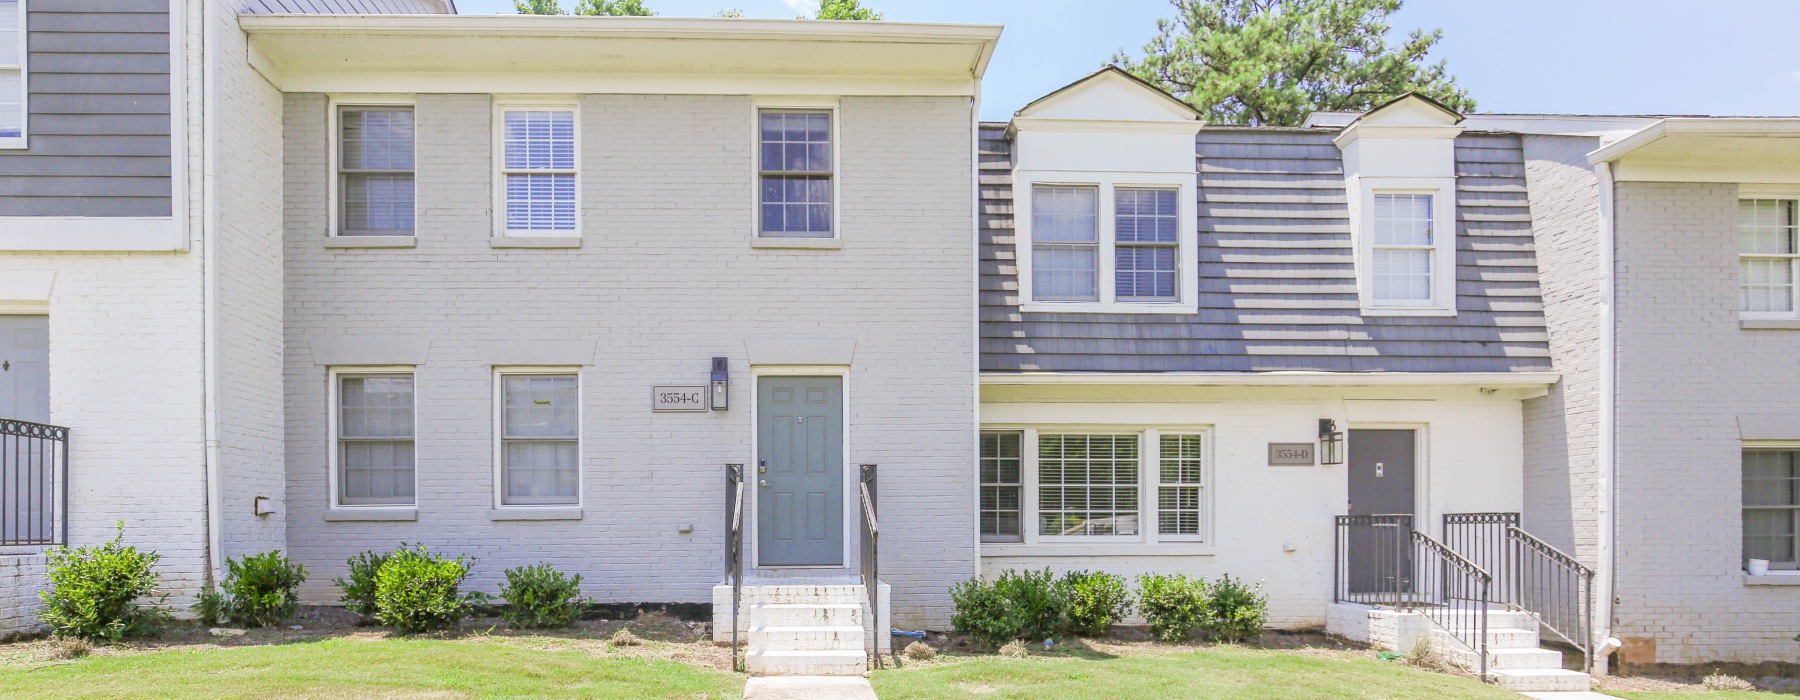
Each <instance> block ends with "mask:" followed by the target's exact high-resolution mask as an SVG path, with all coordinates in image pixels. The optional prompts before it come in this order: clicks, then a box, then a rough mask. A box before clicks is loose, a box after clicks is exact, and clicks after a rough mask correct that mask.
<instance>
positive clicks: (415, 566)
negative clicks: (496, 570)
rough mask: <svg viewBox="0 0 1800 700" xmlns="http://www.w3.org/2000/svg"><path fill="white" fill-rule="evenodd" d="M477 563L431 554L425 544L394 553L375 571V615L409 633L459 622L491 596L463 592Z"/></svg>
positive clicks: (450, 625) (390, 625) (382, 622)
mask: <svg viewBox="0 0 1800 700" xmlns="http://www.w3.org/2000/svg"><path fill="white" fill-rule="evenodd" d="M473 564H474V562H472V561H465V560H464V558H463V557H461V556H458V557H457V558H455V559H446V558H444V557H443V556H441V555H436V554H432V553H430V552H429V551H426V549H425V546H424V545H419V546H418V548H416V549H402V550H400V551H397V552H394V553H393V554H392V555H390V556H389V557H388V559H387V561H386V562H385V563H383V564H381V565H380V569H379V570H378V571H377V572H376V574H375V619H376V620H377V621H379V622H380V623H381V624H384V625H387V626H389V627H393V628H395V629H398V630H400V631H401V632H405V633H409V634H410V633H413V632H424V631H427V630H433V629H443V628H448V627H454V626H456V625H457V624H458V623H460V622H462V621H463V618H466V617H468V616H469V612H470V611H471V610H472V609H473V608H474V607H475V606H476V605H478V604H481V603H483V602H486V600H487V596H485V595H482V594H481V593H463V592H462V582H463V579H466V578H468V577H469V567H470V566H472V565H473Z"/></svg>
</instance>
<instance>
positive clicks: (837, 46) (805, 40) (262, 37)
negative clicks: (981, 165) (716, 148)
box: [238, 15, 1000, 95]
mask: <svg viewBox="0 0 1800 700" xmlns="http://www.w3.org/2000/svg"><path fill="white" fill-rule="evenodd" d="M238 24H239V26H240V27H242V28H243V30H244V31H245V33H246V34H248V35H249V38H250V48H251V58H250V61H251V64H252V65H253V66H255V67H256V69H257V70H258V71H259V72H262V73H263V74H264V76H266V77H268V78H269V80H270V81H272V82H274V83H275V84H276V85H277V86H279V87H281V88H282V89H283V90H287V91H357V92H373V91H381V90H394V89H399V90H400V91H403V92H417V91H433V90H459V91H460V90H467V91H488V92H540V91H551V90H561V91H568V92H646V93H671V92H682V93H705V94H759V93H765V94H766V92H767V91H769V90H778V89H784V88H790V87H795V86H798V87H800V88H807V89H812V90H816V91H822V92H831V93H834V94H934V95H942V94H955V95H973V94H975V91H976V90H977V88H978V87H979V84H980V79H981V76H982V73H983V72H985V71H986V69H987V64H988V60H989V59H990V58H991V57H992V55H993V51H994V44H995V42H996V41H998V39H999V37H1000V27H998V26H992V25H961V24H919V23H906V22H834V21H821V20H761V19H715V18H708V19H689V18H662V17H569V16H562V17H550V16H530V15H488V16H476V15H243V16H240V17H239V18H238ZM408 85H411V86H413V87H404V86H408Z"/></svg>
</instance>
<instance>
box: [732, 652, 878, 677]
mask: <svg viewBox="0 0 1800 700" xmlns="http://www.w3.org/2000/svg"><path fill="white" fill-rule="evenodd" d="M744 664H745V666H746V667H747V668H748V669H749V670H750V673H751V674H754V675H759V676H860V675H862V674H863V673H865V672H867V671H868V664H869V656H868V652H865V651H863V650H861V649H858V650H855V651H752V652H749V653H746V654H744Z"/></svg>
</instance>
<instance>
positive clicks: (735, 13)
mask: <svg viewBox="0 0 1800 700" xmlns="http://www.w3.org/2000/svg"><path fill="white" fill-rule="evenodd" d="M714 16H715V17H724V18H726V19H741V18H743V16H744V11H743V10H742V9H740V8H736V7H733V8H730V9H726V10H719V14H717V15H714Z"/></svg>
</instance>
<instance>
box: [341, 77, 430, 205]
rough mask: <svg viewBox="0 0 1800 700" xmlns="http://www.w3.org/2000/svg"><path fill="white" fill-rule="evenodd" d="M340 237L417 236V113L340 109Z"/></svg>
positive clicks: (391, 108)
mask: <svg viewBox="0 0 1800 700" xmlns="http://www.w3.org/2000/svg"><path fill="white" fill-rule="evenodd" d="M338 130H339V136H338V144H339V149H338V202H339V204H338V235H340V236H410V235H413V109H412V107H406V106H381V107H340V108H339V109H338Z"/></svg>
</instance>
